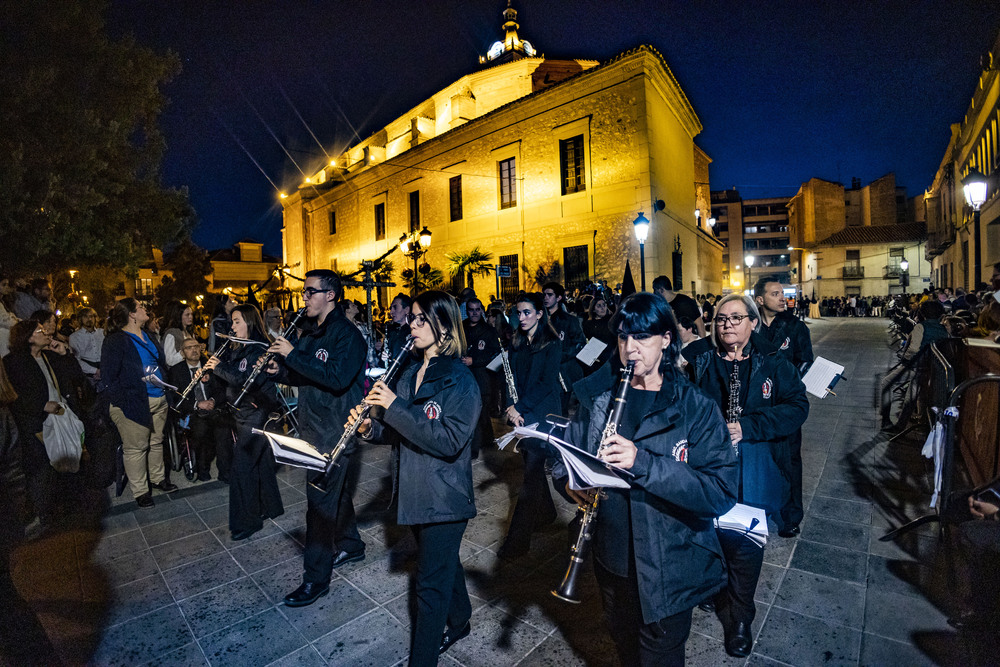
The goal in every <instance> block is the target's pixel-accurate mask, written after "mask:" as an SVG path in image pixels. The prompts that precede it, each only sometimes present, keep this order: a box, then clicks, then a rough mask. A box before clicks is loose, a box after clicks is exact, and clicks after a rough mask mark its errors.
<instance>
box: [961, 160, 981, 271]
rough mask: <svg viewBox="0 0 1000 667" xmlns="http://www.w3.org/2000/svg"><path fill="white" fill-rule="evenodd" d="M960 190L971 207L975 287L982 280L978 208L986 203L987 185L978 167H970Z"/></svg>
mask: <svg viewBox="0 0 1000 667" xmlns="http://www.w3.org/2000/svg"><path fill="white" fill-rule="evenodd" d="M962 190H963V191H964V192H965V201H966V203H968V205H969V206H971V207H972V211H973V213H972V233H973V235H974V236H975V237H976V251H975V261H974V262H973V267H975V268H974V271H973V278H972V285H971V287H972V289H976V286H978V285H979V283H981V282H982V280H983V266H982V262H981V259H980V258H981V257H982V252H980V250H981V249H980V245H979V244H980V243H982V236H980V229H979V209H980V207H982V205H983V204H985V203H986V195H987V185H986V176H984V175H983V173H982V172H981V171H979V170H978V169H970V170H969V175H968V176H966V177H965V178H963V179H962Z"/></svg>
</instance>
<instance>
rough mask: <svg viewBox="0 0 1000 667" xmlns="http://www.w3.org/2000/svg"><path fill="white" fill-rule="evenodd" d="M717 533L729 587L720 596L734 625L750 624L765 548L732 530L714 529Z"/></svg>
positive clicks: (753, 613)
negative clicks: (724, 560)
mask: <svg viewBox="0 0 1000 667" xmlns="http://www.w3.org/2000/svg"><path fill="white" fill-rule="evenodd" d="M716 533H718V535H719V543H720V544H721V545H722V555H723V556H725V558H726V570H727V574H728V575H729V585H728V587H727V588H726V590H725V591H724V592H723V594H722V595H723V597H722V600H723V606H724V607H725V613H727V614H728V615H729V618H730V620H731V621H732V622H733V623H734V624H735V623H739V622H741V621H742V622H744V623H746V624H747V625H749V624H750V623H752V622H753V619H754V617H755V616H756V615H757V606H756V605H755V604H754V601H753V596H754V593H756V592H757V581H758V580H759V579H760V570H761V567H763V565H764V549H763V548H762V547H759V546H757V544H756V543H755V542H754V541H753V540H751V539H750V538H749V537H746V536H745V535H743V534H741V533H739V532H737V531H735V530H716Z"/></svg>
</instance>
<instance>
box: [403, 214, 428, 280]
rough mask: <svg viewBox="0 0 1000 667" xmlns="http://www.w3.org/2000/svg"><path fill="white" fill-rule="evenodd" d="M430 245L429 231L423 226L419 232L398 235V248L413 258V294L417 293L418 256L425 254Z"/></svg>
mask: <svg viewBox="0 0 1000 667" xmlns="http://www.w3.org/2000/svg"><path fill="white" fill-rule="evenodd" d="M430 247H431V231H430V230H429V229H427V226H426V225H424V228H423V229H421V230H420V231H419V232H411V233H410V234H409V235H406V234H403V235H402V236H400V237H399V249H400V251H402V253H403V254H404V255H406V256H407V257H409V258H411V259H413V282H412V287H411V289H412V291H413V295H414V296H416V294H417V275H418V271H419V266H418V264H419V262H420V258H421V257H423V256H424V255H426V254H427V251H428V250H429V249H430Z"/></svg>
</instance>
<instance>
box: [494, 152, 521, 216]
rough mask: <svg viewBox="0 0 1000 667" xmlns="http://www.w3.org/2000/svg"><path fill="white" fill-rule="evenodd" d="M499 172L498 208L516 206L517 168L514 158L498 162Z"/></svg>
mask: <svg viewBox="0 0 1000 667" xmlns="http://www.w3.org/2000/svg"><path fill="white" fill-rule="evenodd" d="M497 169H498V171H499V172H500V208H502V209H504V208H513V207H515V206H517V168H516V166H515V164H514V158H512V157H511V158H507V159H506V160H500V162H498V163H497Z"/></svg>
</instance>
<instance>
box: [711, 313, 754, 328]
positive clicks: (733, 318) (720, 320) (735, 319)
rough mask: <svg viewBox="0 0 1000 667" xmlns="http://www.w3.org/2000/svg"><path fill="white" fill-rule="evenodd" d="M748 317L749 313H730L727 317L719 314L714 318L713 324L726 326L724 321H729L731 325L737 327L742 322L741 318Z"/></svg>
mask: <svg viewBox="0 0 1000 667" xmlns="http://www.w3.org/2000/svg"><path fill="white" fill-rule="evenodd" d="M748 317H750V316H749V315H730V316H729V317H726V316H725V315H719V316H718V317H716V318H715V326H717V327H724V326H726V322H729V324H730V325H732V326H734V327H738V326H739V325H741V324H743V320H745V319H746V318H748Z"/></svg>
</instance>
